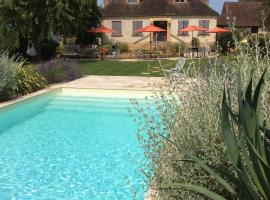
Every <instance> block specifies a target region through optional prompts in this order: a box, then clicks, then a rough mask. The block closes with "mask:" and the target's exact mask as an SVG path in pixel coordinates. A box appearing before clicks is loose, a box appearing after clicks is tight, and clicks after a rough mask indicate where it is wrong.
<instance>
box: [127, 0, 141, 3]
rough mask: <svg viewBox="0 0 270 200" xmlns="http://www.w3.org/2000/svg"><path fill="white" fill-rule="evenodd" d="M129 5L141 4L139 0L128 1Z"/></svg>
mask: <svg viewBox="0 0 270 200" xmlns="http://www.w3.org/2000/svg"><path fill="white" fill-rule="evenodd" d="M127 3H128V4H137V3H139V0H127Z"/></svg>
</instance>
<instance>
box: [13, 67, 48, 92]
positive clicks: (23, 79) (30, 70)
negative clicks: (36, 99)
mask: <svg viewBox="0 0 270 200" xmlns="http://www.w3.org/2000/svg"><path fill="white" fill-rule="evenodd" d="M46 84H47V81H46V80H45V78H44V77H43V76H41V75H40V74H39V73H38V72H37V71H36V69H35V68H34V67H33V66H30V65H28V66H24V67H20V68H19V70H18V72H17V74H16V85H17V86H16V90H17V92H18V94H22V95H25V94H29V93H32V92H35V91H37V90H40V89H42V88H44V87H45V86H46Z"/></svg>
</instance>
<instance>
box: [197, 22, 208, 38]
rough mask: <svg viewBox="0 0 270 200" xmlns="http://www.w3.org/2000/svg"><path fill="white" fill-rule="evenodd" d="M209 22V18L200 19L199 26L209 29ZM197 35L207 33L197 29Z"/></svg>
mask: <svg viewBox="0 0 270 200" xmlns="http://www.w3.org/2000/svg"><path fill="white" fill-rule="evenodd" d="M209 23H210V21H209V20H200V21H199V26H200V27H203V28H206V29H209ZM199 35H208V33H207V32H206V31H199Z"/></svg>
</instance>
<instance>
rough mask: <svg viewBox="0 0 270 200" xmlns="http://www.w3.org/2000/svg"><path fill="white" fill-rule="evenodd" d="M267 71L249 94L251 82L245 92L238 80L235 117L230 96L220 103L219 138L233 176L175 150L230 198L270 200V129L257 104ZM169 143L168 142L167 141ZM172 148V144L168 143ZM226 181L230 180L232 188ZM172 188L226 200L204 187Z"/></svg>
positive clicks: (186, 186)
mask: <svg viewBox="0 0 270 200" xmlns="http://www.w3.org/2000/svg"><path fill="white" fill-rule="evenodd" d="M265 77H266V71H265V72H264V73H263V75H262V76H261V78H260V80H259V82H258V84H257V86H256V88H255V91H254V93H253V91H252V79H251V80H250V82H249V84H248V87H247V89H246V91H245V92H243V90H242V83H241V79H240V77H239V78H238V80H239V81H238V110H239V111H238V113H237V114H236V113H234V112H233V109H232V105H231V99H230V94H229V92H227V93H226V92H225V90H224V95H223V101H222V111H221V123H222V138H223V140H224V142H225V145H226V149H227V155H228V158H229V160H230V161H231V163H232V165H233V167H234V168H235V171H236V174H235V175H234V176H233V174H230V175H228V174H223V173H222V172H221V171H220V170H214V169H212V168H211V167H210V165H208V164H206V163H205V161H203V160H202V159H200V158H199V157H197V156H195V155H193V154H192V153H191V152H189V151H186V150H185V149H178V151H179V152H181V154H182V155H185V156H187V157H189V158H190V160H192V161H193V162H194V163H196V164H197V165H199V166H200V167H201V168H203V169H204V170H205V171H206V172H208V173H209V174H210V175H211V176H212V177H213V178H214V179H216V181H217V182H218V183H219V184H220V185H221V186H223V187H224V188H225V189H226V190H227V191H228V192H229V193H230V194H231V196H232V197H235V198H239V199H250V200H259V199H265V200H267V199H270V128H269V127H268V126H267V125H266V122H265V121H263V120H262V119H261V117H260V111H259V108H260V106H259V103H260V94H261V90H262V86H263V84H264V82H265V79H266V78H265ZM167 140H168V139H167ZM168 141H169V142H170V143H172V144H173V145H175V144H174V142H172V141H170V140H168ZM216 171H219V172H216ZM227 180H231V181H232V180H233V182H234V185H236V186H237V189H235V188H234V186H231V185H230V183H229V182H227ZM167 185H170V187H171V188H185V189H187V190H192V191H194V192H197V193H201V194H203V195H205V196H207V197H208V198H210V199H213V200H225V199H226V198H224V197H223V196H222V195H220V194H218V193H216V192H214V191H210V190H208V189H207V188H206V187H202V186H197V185H193V184H187V183H183V184H167Z"/></svg>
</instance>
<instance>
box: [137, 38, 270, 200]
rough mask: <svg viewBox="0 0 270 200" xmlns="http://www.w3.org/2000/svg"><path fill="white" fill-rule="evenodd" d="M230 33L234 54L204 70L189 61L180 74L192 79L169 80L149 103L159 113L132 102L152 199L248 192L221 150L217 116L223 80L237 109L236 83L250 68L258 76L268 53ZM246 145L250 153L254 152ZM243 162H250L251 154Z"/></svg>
mask: <svg viewBox="0 0 270 200" xmlns="http://www.w3.org/2000/svg"><path fill="white" fill-rule="evenodd" d="M234 38H235V41H234V43H235V48H236V49H237V51H236V52H237V53H236V59H230V60H227V61H226V62H219V58H216V59H215V60H214V62H213V63H212V62H211V60H209V64H208V67H207V68H205V69H204V70H203V72H201V71H200V70H198V68H197V66H196V63H197V62H191V63H190V65H189V66H188V67H186V68H184V69H183V70H182V75H183V76H184V77H189V75H190V74H192V76H193V77H194V78H193V79H187V80H182V79H180V78H177V79H176V80H175V81H171V80H168V81H167V84H166V86H164V88H159V90H157V91H155V93H154V99H153V100H152V101H149V106H150V107H151V106H155V107H156V109H157V111H158V113H159V116H160V119H157V117H156V114H155V113H153V112H151V111H150V110H149V109H144V108H142V107H140V105H139V104H138V103H137V102H136V101H135V102H134V103H135V104H136V105H137V106H138V109H137V111H138V112H139V113H141V115H140V117H139V118H136V121H137V122H138V126H139V133H138V138H139V141H140V142H141V143H142V145H143V147H144V150H145V155H146V156H147V158H148V159H149V161H150V162H149V164H148V165H147V166H144V167H143V168H142V171H143V173H144V174H145V175H146V177H147V178H148V182H150V183H151V185H150V189H152V190H153V191H155V192H156V193H157V194H158V195H157V197H156V198H155V199H196V200H197V199H199V200H200V199H209V194H212V195H214V194H218V195H219V196H217V195H215V197H216V198H213V199H218V198H223V197H224V198H225V199H236V198H237V197H240V199H241V197H243V196H241V195H243V194H244V193H246V191H245V190H242V187H241V186H242V185H241V184H240V182H239V173H237V172H239V171H238V170H239V169H237V168H236V167H235V165H234V164H233V162H232V161H231V159H230V157H227V156H224V155H226V154H227V152H228V149H226V145H225V143H224V140H223V137H222V126H221V116H220V111H221V109H220V107H221V105H222V97H223V91H224V83H226V88H227V89H228V90H229V91H230V92H229V93H230V99H228V101H229V102H231V103H232V105H231V107H232V111H233V112H234V113H236V114H237V113H239V112H240V111H239V108H238V105H237V102H238V101H237V98H238V94H241V90H240V89H239V88H240V87H239V88H237V87H235V85H237V82H241V83H242V85H244V84H245V83H248V81H249V80H250V77H251V72H253V76H254V79H255V80H256V81H258V80H259V78H260V75H261V74H262V73H263V71H264V70H265V68H266V67H268V66H270V59H269V57H267V56H264V57H263V56H262V55H261V54H260V53H259V52H260V49H259V48H257V50H256V51H254V49H253V48H252V49H251V48H250V47H249V46H248V45H241V44H240V43H239V41H238V40H237V37H235V36H234ZM254 42H255V43H256V42H258V41H254ZM181 77H182V76H181ZM265 88H267V89H265V91H264V92H263V93H262V94H261V98H260V103H261V104H260V108H261V109H260V111H259V110H258V113H260V114H261V118H264V119H266V121H265V122H264V123H266V124H267V122H269V119H270V93H269V91H270V84H269V82H268V83H267V82H266V85H265ZM249 90H250V89H249ZM242 93H243V92H242ZM250 96H251V95H248V96H247V97H244V98H250ZM253 99H254V98H253ZM241 100H242V99H241ZM239 102H240V101H239ZM241 102H243V101H241ZM240 113H241V112H240ZM246 116H249V115H248V114H246ZM252 116H254V113H253V115H252ZM230 119H233V117H232V116H231V117H230ZM250 124H254V123H249V125H250ZM247 126H248V125H247ZM232 127H233V130H234V131H235V134H236V135H237V136H238V137H239V135H241V134H240V133H241V132H240V131H239V129H237V126H236V125H235V124H234V125H233V126H232ZM240 130H241V129H240ZM253 130H254V129H253ZM257 136H258V135H257ZM261 137H262V135H261ZM264 141H265V140H264ZM229 150H230V149H229ZM250 150H252V149H250ZM250 150H249V154H250V156H252V155H251V152H250ZM268 151H269V149H268ZM242 152H243V151H242ZM253 153H254V152H253ZM268 153H269V152H268ZM259 155H260V154H259ZM268 155H269V154H268ZM258 158H259V159H260V157H257V158H256V155H255V159H256V162H257V163H258V162H259V161H258ZM244 162H246V163H245V164H248V162H252V163H253V160H247V161H244ZM255 164H256V163H255ZM259 165H260V164H259ZM201 166H203V167H201ZM260 166H261V165H260ZM209 167H210V168H209ZM268 170H269V169H268ZM213 172H215V173H213ZM257 172H259V171H256V173H257ZM267 173H269V171H267ZM219 174H222V176H221V178H222V179H220V178H219V179H217V177H218V175H219ZM237 174H238V175H237ZM225 182H226V183H225ZM221 183H222V184H221ZM252 184H253V183H252ZM194 185H197V186H196V187H194ZM198 186H199V187H198ZM224 186H226V187H224ZM202 187H205V188H202ZM206 188H207V190H206ZM228 188H229V190H228ZM202 191H203V194H201V193H202ZM211 191H212V192H214V194H213V193H211ZM233 191H236V192H233ZM257 192H258V191H257ZM207 194H208V196H205V195H207ZM220 195H222V196H223V197H221V196H220ZM212 197H214V196H212ZM260 198H263V196H260ZM260 198H258V199H260ZM242 199H248V198H242Z"/></svg>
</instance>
